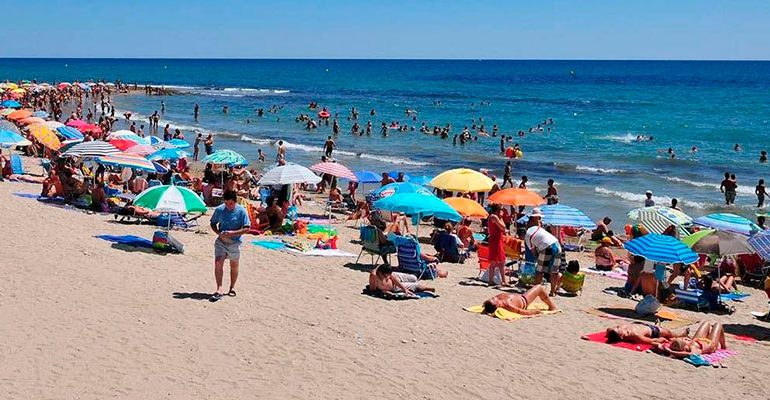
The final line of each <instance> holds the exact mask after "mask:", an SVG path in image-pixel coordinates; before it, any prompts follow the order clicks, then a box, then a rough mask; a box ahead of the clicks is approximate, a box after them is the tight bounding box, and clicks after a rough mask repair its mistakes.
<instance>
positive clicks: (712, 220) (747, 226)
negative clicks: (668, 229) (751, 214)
mask: <svg viewBox="0 0 770 400" xmlns="http://www.w3.org/2000/svg"><path fill="white" fill-rule="evenodd" d="M692 222H693V223H694V224H697V225H701V226H705V227H707V228H712V229H716V230H720V231H727V232H733V233H738V234H740V235H744V236H751V234H752V233H755V232H759V231H760V230H761V228H760V227H759V226H758V225H757V224H755V223H754V222H752V221H751V220H750V219H747V218H744V217H741V216H740V215H735V214H730V213H715V214H709V215H705V216H702V217H698V218H695V219H694V220H693V221H692Z"/></svg>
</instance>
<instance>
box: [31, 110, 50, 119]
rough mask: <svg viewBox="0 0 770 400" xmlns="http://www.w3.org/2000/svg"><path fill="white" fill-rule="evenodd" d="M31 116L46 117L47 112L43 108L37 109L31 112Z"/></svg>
mask: <svg viewBox="0 0 770 400" xmlns="http://www.w3.org/2000/svg"><path fill="white" fill-rule="evenodd" d="M32 116H33V117H40V118H48V112H46V111H43V110H38V111H35V112H33V113H32Z"/></svg>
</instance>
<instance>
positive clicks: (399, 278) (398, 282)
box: [369, 264, 436, 295]
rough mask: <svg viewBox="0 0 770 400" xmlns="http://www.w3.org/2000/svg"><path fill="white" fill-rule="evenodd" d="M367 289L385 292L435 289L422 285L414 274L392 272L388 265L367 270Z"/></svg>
mask: <svg viewBox="0 0 770 400" xmlns="http://www.w3.org/2000/svg"><path fill="white" fill-rule="evenodd" d="M369 289H371V290H381V291H383V292H386V293H405V294H407V295H413V294H414V293H415V292H435V291H436V289H435V288H432V287H430V286H425V285H423V284H422V283H421V282H420V281H419V280H418V279H417V277H416V276H414V275H412V274H404V273H400V272H393V270H392V269H391V267H390V265H387V264H385V265H380V266H378V267H377V268H375V269H373V270H372V271H371V272H369Z"/></svg>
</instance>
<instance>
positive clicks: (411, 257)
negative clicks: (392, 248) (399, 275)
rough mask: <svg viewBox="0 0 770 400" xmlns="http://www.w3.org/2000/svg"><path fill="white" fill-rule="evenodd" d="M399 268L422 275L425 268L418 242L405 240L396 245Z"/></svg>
mask: <svg viewBox="0 0 770 400" xmlns="http://www.w3.org/2000/svg"><path fill="white" fill-rule="evenodd" d="M396 251H397V257H398V267H399V268H400V269H401V270H403V271H406V272H409V273H412V274H416V275H418V276H419V275H422V273H423V271H424V269H425V266H424V264H423V262H422V259H421V258H420V247H419V244H418V243H417V241H416V240H410V239H404V240H400V241H399V242H398V243H397V244H396Z"/></svg>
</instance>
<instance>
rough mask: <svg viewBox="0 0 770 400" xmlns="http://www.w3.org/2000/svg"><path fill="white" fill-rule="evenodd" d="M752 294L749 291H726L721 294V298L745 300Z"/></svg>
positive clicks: (723, 299)
mask: <svg viewBox="0 0 770 400" xmlns="http://www.w3.org/2000/svg"><path fill="white" fill-rule="evenodd" d="M749 296H751V295H750V294H748V293H725V294H720V295H719V298H720V299H722V301H743V299H745V298H747V297H749Z"/></svg>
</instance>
